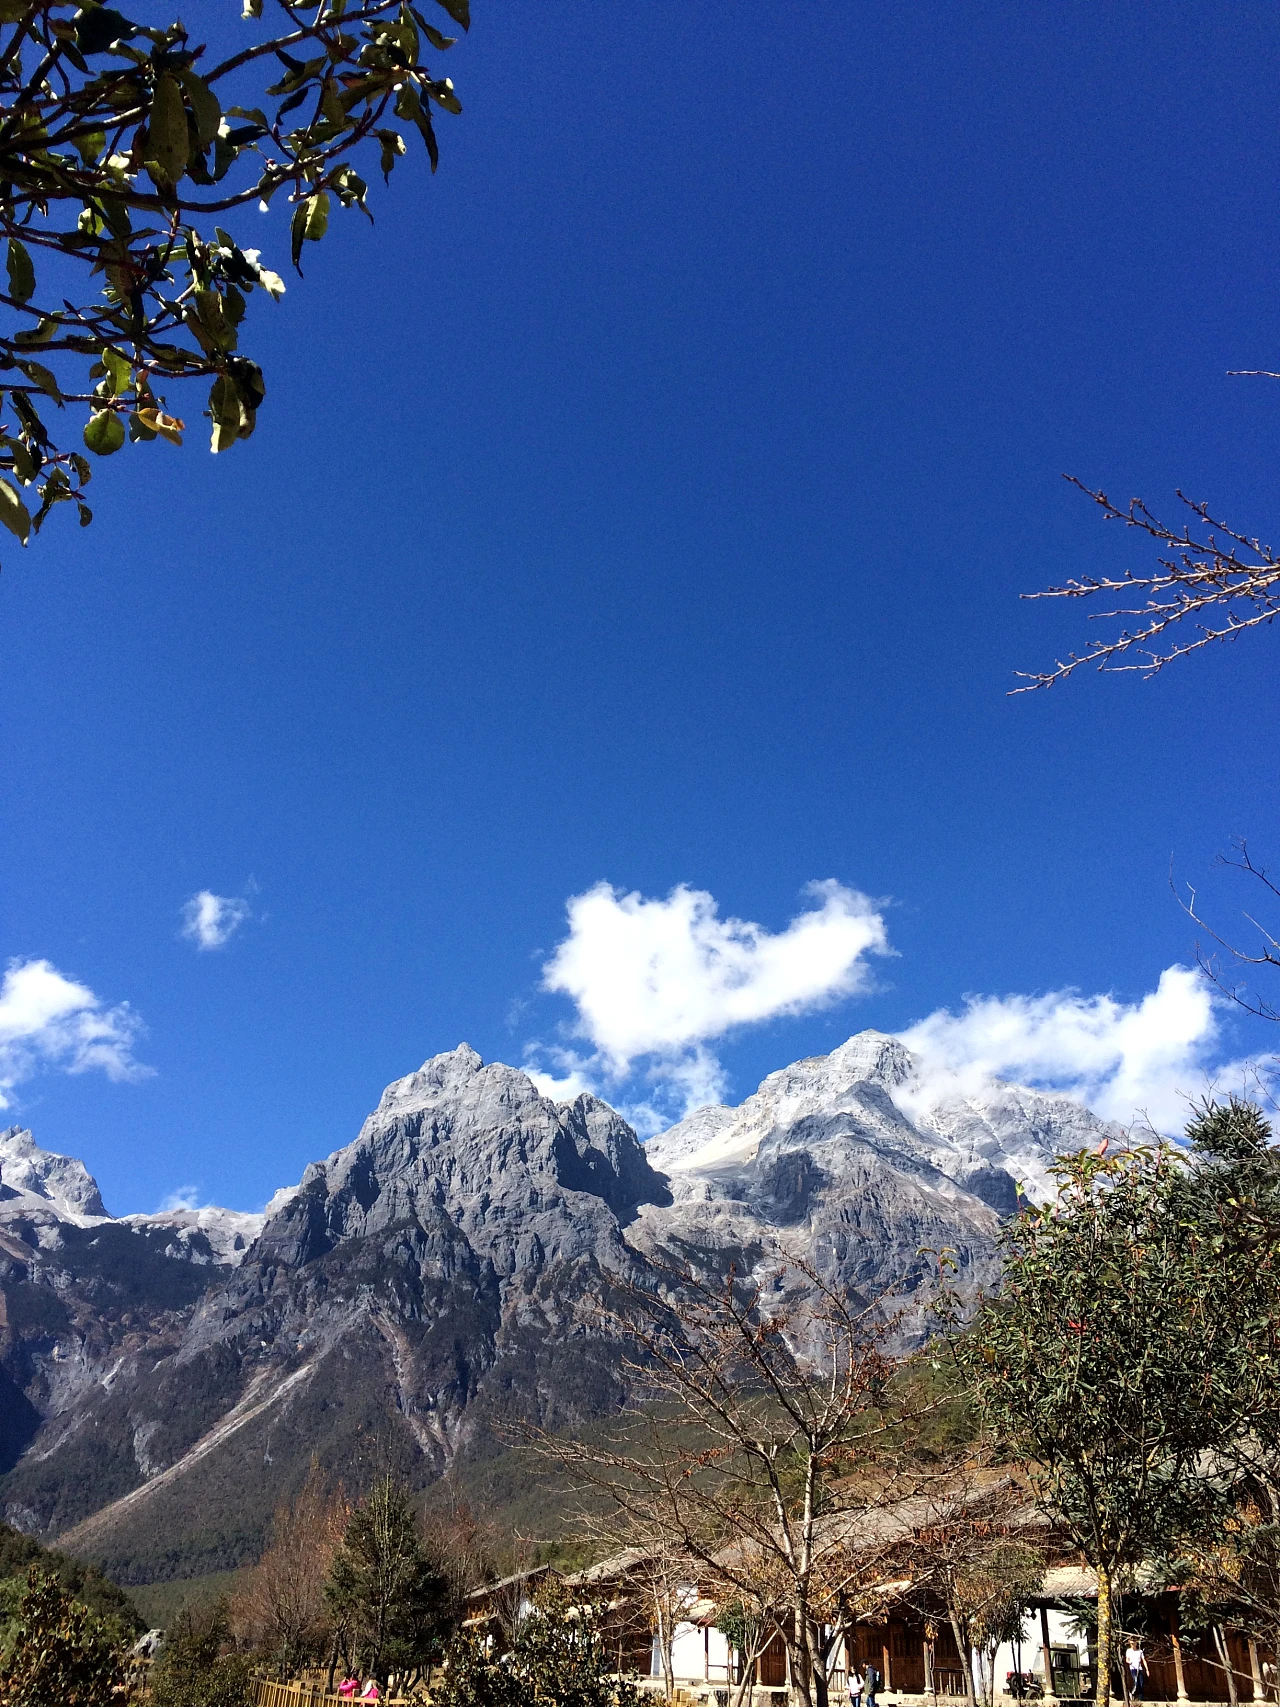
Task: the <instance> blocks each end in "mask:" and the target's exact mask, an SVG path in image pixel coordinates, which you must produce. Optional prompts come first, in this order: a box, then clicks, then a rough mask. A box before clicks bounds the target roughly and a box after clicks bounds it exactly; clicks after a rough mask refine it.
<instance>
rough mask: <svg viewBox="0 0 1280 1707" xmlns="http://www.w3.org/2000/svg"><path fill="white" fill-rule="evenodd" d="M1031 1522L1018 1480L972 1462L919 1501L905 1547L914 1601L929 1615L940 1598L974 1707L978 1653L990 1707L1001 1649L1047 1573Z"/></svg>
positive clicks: (904, 1554) (983, 1683)
mask: <svg viewBox="0 0 1280 1707" xmlns="http://www.w3.org/2000/svg"><path fill="white" fill-rule="evenodd" d="M1032 1521H1034V1520H1033V1516H1032V1513H1031V1512H1030V1510H1029V1507H1028V1501H1027V1498H1026V1495H1025V1493H1023V1492H1022V1490H1021V1489H1019V1488H1018V1486H1017V1485H1016V1483H1015V1482H1014V1481H1013V1480H1012V1479H1011V1478H1010V1477H1009V1476H1007V1475H1005V1476H1003V1477H1001V1478H1000V1479H999V1480H995V1481H993V1480H992V1479H991V1477H990V1474H989V1473H988V1474H986V1475H984V1473H983V1469H982V1466H981V1464H980V1463H978V1462H976V1461H973V1460H971V1461H968V1462H966V1463H963V1464H960V1465H958V1466H955V1467H953V1469H952V1470H951V1472H950V1473H949V1474H948V1475H947V1476H946V1477H945V1478H944V1480H943V1481H942V1482H940V1484H939V1486H938V1489H937V1491H936V1492H934V1493H933V1494H931V1495H930V1496H928V1497H926V1498H925V1499H924V1500H922V1501H921V1502H920V1509H919V1515H918V1518H917V1521H916V1523H915V1524H914V1526H913V1529H912V1533H911V1538H910V1542H909V1544H908V1546H906V1547H904V1549H903V1552H902V1561H903V1569H904V1570H905V1571H906V1572H907V1573H908V1574H909V1575H910V1578H911V1588H910V1590H909V1591H908V1592H909V1594H910V1596H911V1598H912V1600H913V1601H915V1602H916V1603H917V1604H918V1605H919V1608H920V1610H921V1611H922V1612H923V1613H925V1615H926V1616H928V1615H929V1614H930V1613H931V1612H932V1610H933V1607H934V1606H935V1605H936V1604H937V1603H938V1602H939V1601H940V1602H941V1603H942V1605H943V1607H944V1608H945V1609H946V1617H947V1622H948V1623H949V1624H950V1626H951V1633H952V1636H953V1637H954V1638H955V1644H956V1651H957V1652H958V1653H959V1655H960V1659H961V1665H962V1668H963V1673H964V1691H965V1699H966V1701H967V1702H968V1703H969V1707H976V1691H975V1687H974V1676H973V1657H974V1655H975V1654H977V1655H978V1656H979V1657H980V1659H981V1662H982V1686H983V1697H984V1700H985V1702H986V1707H991V1702H992V1699H993V1697H994V1691H995V1674H994V1662H995V1652H996V1650H997V1649H998V1648H999V1647H1000V1645H1001V1644H1002V1643H1003V1642H1005V1641H1011V1640H1012V1639H1013V1637H1014V1635H1015V1634H1016V1633H1017V1630H1018V1629H1020V1627H1021V1619H1022V1613H1023V1611H1024V1610H1025V1608H1026V1606H1027V1604H1028V1601H1029V1598H1030V1596H1031V1595H1032V1594H1033V1593H1034V1592H1035V1590H1036V1589H1037V1588H1038V1587H1039V1585H1040V1580H1041V1578H1042V1576H1043V1574H1044V1559H1043V1557H1042V1555H1041V1553H1040V1551H1039V1550H1038V1549H1037V1548H1036V1547H1035V1546H1034V1545H1033V1543H1032V1541H1031V1540H1030V1538H1029V1536H1028V1534H1027V1529H1028V1525H1029V1523H1031V1522H1032Z"/></svg>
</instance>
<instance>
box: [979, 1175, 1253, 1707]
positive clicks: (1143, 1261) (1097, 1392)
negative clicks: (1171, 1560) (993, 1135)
mask: <svg viewBox="0 0 1280 1707" xmlns="http://www.w3.org/2000/svg"><path fill="white" fill-rule="evenodd" d="M1105 1152H1106V1145H1105V1144H1104V1145H1103V1146H1102V1147H1101V1148H1100V1150H1098V1151H1094V1152H1086V1153H1083V1154H1081V1155H1078V1156H1072V1157H1066V1158H1063V1159H1062V1160H1061V1161H1060V1162H1059V1163H1058V1166H1057V1170H1056V1171H1057V1178H1058V1191H1057V1194H1056V1196H1055V1198H1054V1199H1053V1201H1051V1202H1050V1203H1047V1204H1044V1205H1031V1206H1029V1207H1028V1208H1026V1209H1025V1210H1024V1211H1023V1212H1022V1213H1021V1214H1020V1215H1019V1216H1017V1217H1016V1218H1015V1219H1014V1220H1013V1221H1012V1222H1010V1223H1009V1225H1008V1226H1007V1227H1006V1229H1005V1231H1004V1233H1003V1235H1002V1245H1003V1251H1002V1255H1003V1271H1002V1276H1001V1287H1000V1292H999V1295H998V1297H996V1298H994V1299H991V1300H988V1301H986V1302H985V1303H984V1304H983V1306H982V1307H981V1309H980V1311H979V1313H978V1317H977V1320H976V1322H975V1323H974V1324H973V1326H972V1329H971V1330H970V1332H968V1333H967V1334H965V1335H963V1336H961V1337H960V1339H959V1340H958V1341H957V1350H958V1354H959V1356H960V1358H961V1360H962V1362H963V1363H964V1364H965V1366H966V1368H967V1370H968V1373H969V1375H970V1377H971V1378H972V1381H973V1386H974V1391H975V1395H976V1397H977V1399H978V1401H979V1404H980V1407H981V1409H982V1412H983V1414H984V1417H985V1420H986V1423H987V1426H988V1428H989V1429H990V1431H991V1433H992V1435H993V1436H994V1438H995V1441H996V1442H997V1444H998V1447H999V1449H1000V1450H1001V1451H1002V1452H1003V1453H1005V1454H1007V1455H1008V1456H1009V1457H1011V1458H1014V1459H1018V1460H1021V1461H1023V1462H1025V1463H1027V1464H1028V1465H1029V1467H1030V1469H1031V1471H1032V1474H1033V1476H1034V1477H1035V1478H1036V1480H1037V1481H1038V1483H1039V1486H1040V1491H1041V1495H1042V1498H1043V1500H1044V1502H1045V1504H1046V1506H1047V1507H1048V1508H1049V1509H1050V1510H1051V1511H1053V1512H1054V1514H1055V1515H1056V1517H1057V1518H1058V1519H1059V1521H1061V1522H1062V1523H1063V1524H1064V1525H1065V1526H1066V1527H1067V1529H1068V1530H1069V1531H1070V1532H1071V1534H1072V1536H1073V1538H1074V1539H1075V1541H1076V1543H1077V1545H1078V1546H1079V1547H1080V1548H1081V1550H1082V1552H1083V1553H1084V1556H1085V1558H1086V1559H1087V1560H1088V1562H1089V1563H1090V1565H1092V1566H1093V1568H1094V1570H1095V1571H1096V1573H1097V1578H1098V1641H1097V1648H1098V1663H1097V1683H1096V1692H1097V1700H1098V1703H1099V1707H1105V1704H1106V1703H1107V1701H1108V1700H1109V1697H1110V1689H1111V1663H1112V1660H1113V1657H1114V1656H1113V1653H1112V1620H1111V1610H1112V1599H1113V1594H1114V1592H1115V1586H1116V1582H1117V1578H1118V1576H1119V1575H1120V1573H1121V1572H1122V1571H1123V1570H1124V1569H1125V1567H1128V1566H1132V1565H1135V1564H1137V1563H1138V1562H1140V1561H1141V1560H1144V1559H1149V1558H1152V1557H1156V1556H1159V1555H1160V1554H1162V1553H1163V1552H1164V1551H1165V1550H1166V1549H1167V1548H1168V1547H1169V1546H1170V1544H1171V1543H1172V1542H1173V1540H1174V1538H1176V1537H1177V1536H1179V1535H1181V1534H1186V1533H1189V1532H1195V1531H1197V1530H1203V1528H1204V1527H1205V1525H1206V1523H1207V1522H1209V1521H1210V1515H1211V1512H1212V1508H1213V1505H1214V1501H1215V1495H1216V1492H1217V1490H1216V1489H1215V1488H1214V1487H1213V1486H1212V1485H1211V1484H1210V1483H1209V1482H1207V1481H1206V1479H1205V1478H1204V1476H1203V1475H1202V1474H1201V1470H1202V1465H1203V1463H1204V1459H1205V1454H1206V1453H1209V1452H1211V1451H1214V1450H1215V1449H1216V1448H1218V1447H1219V1446H1220V1445H1221V1444H1222V1442H1223V1441H1224V1439H1227V1438H1229V1437H1230V1434H1231V1432H1232V1430H1233V1428H1234V1427H1235V1425H1236V1424H1237V1422H1238V1417H1239V1411H1238V1405H1237V1402H1236V1395H1235V1394H1234V1392H1233V1390H1232V1388H1233V1382H1234V1381H1235V1379H1236V1372H1237V1369H1238V1362H1239V1359H1238V1340H1239V1323H1238V1321H1236V1320H1234V1319H1233V1318H1232V1317H1230V1316H1228V1315H1224V1313H1223V1311H1222V1310H1221V1308H1220V1305H1221V1282H1220V1276H1219V1273H1218V1263H1219V1259H1220V1255H1221V1252H1220V1250H1219V1248H1218V1246H1217V1244H1216V1242H1215V1240H1214V1238H1212V1237H1211V1236H1209V1233H1208V1232H1207V1230H1206V1222H1205V1216H1204V1205H1203V1203H1202V1202H1201V1201H1200V1200H1199V1199H1198V1198H1197V1197H1196V1195H1195V1189H1194V1187H1193V1184H1192V1183H1191V1182H1189V1180H1188V1175H1187V1170H1186V1166H1185V1163H1184V1160H1183V1158H1182V1157H1181V1155H1180V1154H1179V1153H1178V1152H1176V1151H1174V1150H1173V1149H1172V1148H1171V1147H1170V1146H1166V1145H1159V1146H1156V1147H1153V1148H1146V1147H1137V1148H1134V1149H1130V1150H1127V1151H1123V1152H1121V1153H1120V1154H1119V1155H1114V1156H1107V1155H1106V1153H1105Z"/></svg>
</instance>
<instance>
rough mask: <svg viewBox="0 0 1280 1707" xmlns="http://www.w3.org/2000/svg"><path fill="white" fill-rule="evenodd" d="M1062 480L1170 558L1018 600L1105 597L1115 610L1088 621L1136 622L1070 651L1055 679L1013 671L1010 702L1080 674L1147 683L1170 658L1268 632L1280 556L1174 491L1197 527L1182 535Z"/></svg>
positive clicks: (1146, 513) (1141, 508) (1143, 512)
mask: <svg viewBox="0 0 1280 1707" xmlns="http://www.w3.org/2000/svg"><path fill="white" fill-rule="evenodd" d="M1064 478H1065V479H1067V480H1069V481H1070V483H1071V484H1072V485H1073V486H1076V487H1078V488H1079V489H1080V491H1082V492H1084V493H1086V494H1087V495H1088V496H1089V497H1090V498H1092V499H1093V501H1094V503H1095V504H1097V505H1098V506H1099V507H1100V509H1101V510H1102V513H1103V517H1104V519H1105V520H1107V521H1114V522H1120V523H1122V524H1123V526H1125V527H1131V528H1137V529H1138V530H1139V531H1140V532H1141V533H1144V534H1146V535H1147V536H1148V537H1149V538H1151V539H1152V540H1154V541H1155V542H1156V543H1157V544H1158V545H1161V546H1165V547H1168V548H1169V552H1170V555H1168V556H1162V557H1160V558H1159V559H1158V563H1159V568H1158V569H1155V570H1152V571H1151V572H1150V573H1149V574H1146V575H1138V574H1134V573H1133V572H1132V571H1129V572H1127V573H1125V574H1124V575H1121V576H1108V575H1082V576H1080V577H1079V578H1077V579H1072V580H1070V581H1067V582H1065V583H1064V584H1063V585H1062V586H1060V587H1047V588H1045V589H1044V591H1043V592H1039V593H1024V594H1023V595H1022V597H1023V598H1024V599H1086V598H1093V597H1094V596H1095V595H1099V594H1101V595H1104V596H1106V597H1109V598H1110V599H1112V600H1115V599H1119V600H1120V601H1121V602H1119V603H1112V604H1111V608H1109V609H1107V610H1103V611H1090V613H1089V617H1090V620H1091V621H1102V622H1111V621H1117V620H1122V619H1126V618H1137V619H1138V621H1137V623H1136V624H1135V625H1134V626H1133V627H1129V626H1125V627H1122V628H1121V630H1120V632H1119V634H1116V635H1112V636H1111V637H1109V638H1107V639H1099V640H1096V641H1094V643H1093V644H1092V645H1091V646H1089V647H1088V648H1087V649H1086V650H1085V651H1083V652H1069V653H1068V654H1067V656H1066V658H1065V659H1063V658H1060V659H1058V660H1057V662H1056V663H1055V665H1054V668H1053V669H1052V670H1042V671H1029V670H1019V671H1018V672H1017V674H1018V675H1019V676H1020V677H1021V678H1022V681H1023V686H1021V687H1017V688H1013V689H1011V690H1010V692H1011V693H1015V694H1016V693H1029V692H1030V691H1031V690H1032V689H1034V688H1048V687H1052V686H1053V685H1054V683H1055V682H1060V681H1064V680H1065V679H1066V677H1068V676H1069V675H1071V674H1072V673H1073V672H1074V671H1076V670H1078V669H1080V668H1081V667H1082V666H1084V665H1091V666H1092V667H1093V668H1094V669H1097V670H1099V671H1105V672H1109V673H1117V674H1123V673H1128V672H1132V673H1135V674H1138V675H1141V676H1142V677H1143V678H1144V680H1146V679H1150V677H1152V676H1154V675H1156V674H1157V673H1158V672H1159V671H1160V670H1162V669H1163V668H1164V667H1165V665H1166V664H1169V663H1172V662H1173V660H1174V659H1175V658H1183V657H1186V656H1187V654H1188V653H1191V652H1198V651H1199V650H1200V649H1201V647H1204V646H1208V645H1211V644H1212V643H1213V642H1215V641H1219V640H1235V639H1236V638H1238V636H1239V635H1241V634H1243V633H1244V632H1245V630H1246V629H1250V628H1257V627H1260V626H1262V625H1264V624H1266V623H1270V622H1272V621H1273V620H1274V618H1275V617H1276V615H1277V613H1280V556H1277V554H1276V553H1275V552H1274V551H1273V550H1272V548H1271V547H1270V546H1269V545H1264V544H1263V543H1262V542H1261V540H1258V539H1254V538H1252V537H1250V536H1249V535H1247V534H1242V533H1237V532H1236V530H1235V529H1234V528H1231V527H1228V526H1227V524H1226V523H1225V522H1221V521H1217V520H1215V519H1214V517H1213V516H1211V515H1210V513H1209V507H1208V505H1207V504H1202V503H1197V502H1195V501H1193V500H1192V499H1190V498H1188V497H1186V496H1185V494H1184V493H1182V492H1179V493H1178V497H1179V499H1180V500H1181V502H1182V503H1183V504H1185V505H1186V507H1187V509H1188V510H1190V511H1191V513H1192V515H1193V516H1194V517H1195V518H1196V521H1195V522H1194V523H1187V524H1185V525H1184V526H1183V527H1182V528H1181V529H1178V528H1174V527H1170V526H1168V525H1167V524H1166V523H1164V522H1162V521H1160V520H1159V518H1158V517H1156V516H1154V515H1152V513H1151V511H1150V510H1149V509H1148V508H1147V506H1146V505H1145V504H1144V503H1143V502H1142V500H1141V499H1140V498H1134V499H1133V500H1132V501H1131V502H1130V504H1129V506H1128V508H1127V509H1121V508H1120V507H1119V505H1117V504H1113V503H1112V501H1111V499H1110V498H1108V497H1107V495H1106V493H1105V492H1102V491H1097V492H1095V491H1093V490H1092V489H1091V488H1090V487H1088V486H1086V485H1084V483H1083V482H1082V481H1080V480H1077V479H1076V478H1075V476H1074V475H1071V474H1068V475H1066V476H1064ZM1181 622H1186V623H1188V625H1189V626H1190V627H1191V628H1193V629H1194V631H1195V634H1196V638H1195V639H1193V640H1191V639H1188V640H1183V639H1182V638H1181V637H1180V636H1181V633H1182V632H1183V631H1181V630H1180V631H1179V633H1178V635H1176V636H1175V635H1172V634H1170V630H1172V629H1173V628H1174V627H1175V625H1176V624H1178V623H1181Z"/></svg>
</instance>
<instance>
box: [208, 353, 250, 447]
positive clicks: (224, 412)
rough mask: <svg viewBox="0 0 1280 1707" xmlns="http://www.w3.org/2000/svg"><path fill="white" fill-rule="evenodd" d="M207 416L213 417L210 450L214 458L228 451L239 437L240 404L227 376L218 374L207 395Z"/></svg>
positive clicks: (236, 392)
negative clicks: (219, 453) (221, 452)
mask: <svg viewBox="0 0 1280 1707" xmlns="http://www.w3.org/2000/svg"><path fill="white" fill-rule="evenodd" d="M209 414H210V415H211V416H212V417H213V440H212V445H211V449H212V450H213V453H214V455H215V456H216V455H217V454H218V452H219V451H223V450H228V449H230V447H231V446H232V445H233V444H234V443H235V442H236V440H237V439H238V438H239V437H240V427H241V416H242V410H241V404H240V393H239V392H238V391H237V390H236V383H235V381H234V380H233V379H232V378H231V377H230V375H229V374H225V373H220V374H219V375H218V377H217V379H215V380H214V382H213V389H212V390H211V391H210V393H209Z"/></svg>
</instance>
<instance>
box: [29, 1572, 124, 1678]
mask: <svg viewBox="0 0 1280 1707" xmlns="http://www.w3.org/2000/svg"><path fill="white" fill-rule="evenodd" d="M126 1674H127V1664H126V1659H125V1651H124V1644H123V1640H122V1633H121V1631H120V1630H119V1628H118V1627H113V1626H112V1625H110V1624H108V1623H107V1622H106V1621H105V1620H104V1619H101V1618H99V1617H98V1616H97V1614H96V1613H93V1612H91V1611H90V1610H89V1608H88V1607H87V1606H82V1605H80V1603H79V1602H78V1601H75V1600H73V1599H72V1598H71V1596H70V1595H69V1594H68V1593H67V1592H66V1590H65V1589H64V1588H62V1586H61V1584H60V1583H59V1582H58V1579H57V1578H56V1577H54V1576H51V1575H49V1574H48V1573H46V1572H44V1571H41V1570H40V1569H39V1568H38V1567H36V1566H34V1565H33V1566H32V1568H31V1571H30V1573H29V1575H28V1577H27V1586H26V1591H25V1593H24V1594H23V1595H22V1598H21V1600H20V1601H19V1603H18V1607H17V1620H16V1628H15V1630H14V1633H13V1640H12V1645H11V1646H10V1648H9V1652H8V1654H7V1656H6V1658H5V1660H4V1663H3V1665H0V1707H49V1703H51V1702H55V1701H56V1702H57V1703H58V1707H110V1704H111V1703H112V1702H116V1701H119V1702H123V1699H124V1695H125V1683H126Z"/></svg>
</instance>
